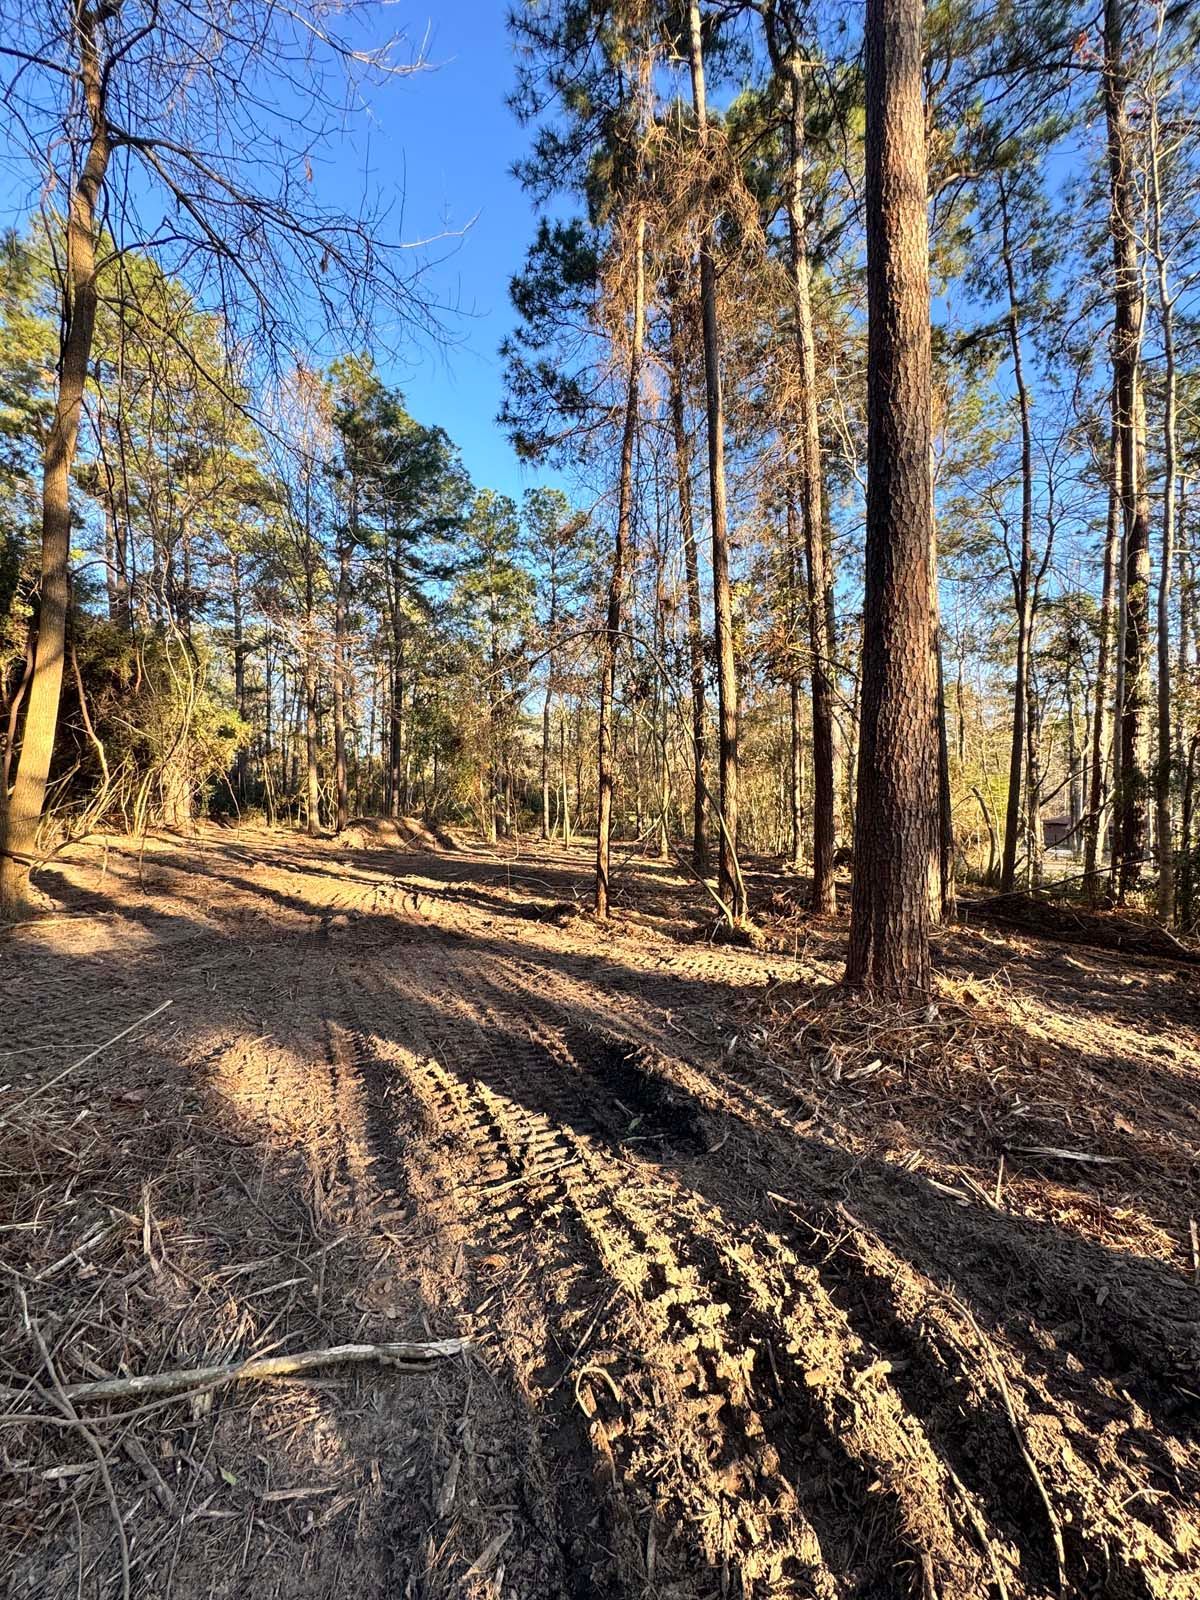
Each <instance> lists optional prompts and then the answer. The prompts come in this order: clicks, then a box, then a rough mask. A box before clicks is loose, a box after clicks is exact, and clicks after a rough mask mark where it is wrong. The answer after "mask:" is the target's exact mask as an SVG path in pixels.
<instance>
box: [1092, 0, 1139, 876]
mask: <svg viewBox="0 0 1200 1600" xmlns="http://www.w3.org/2000/svg"><path fill="white" fill-rule="evenodd" d="M1103 87H1104V112H1105V120H1106V125H1107V131H1108V166H1109V188H1110V211H1109V226H1110V231H1111V233H1112V246H1113V267H1114V281H1115V316H1114V323H1113V340H1112V349H1113V384H1114V389H1115V391H1116V418H1117V434H1118V437H1119V439H1120V443H1121V504H1122V512H1123V516H1124V524H1125V558H1124V584H1125V606H1124V612H1125V616H1124V637H1123V641H1122V642H1123V658H1124V687H1123V694H1122V701H1121V705H1120V746H1121V776H1120V784H1119V786H1118V787H1117V790H1116V816H1115V822H1114V828H1115V838H1114V856H1115V858H1116V860H1117V898H1118V900H1120V901H1124V900H1125V898H1126V897H1127V896H1128V894H1129V893H1130V892H1131V891H1132V890H1134V889H1136V888H1137V886H1138V884H1139V882H1140V880H1141V875H1142V869H1143V866H1144V864H1145V859H1146V836H1147V802H1148V798H1149V774H1148V770H1147V769H1148V765H1149V722H1148V714H1149V704H1150V654H1149V622H1150V505H1149V499H1148V497H1147V494H1146V459H1145V458H1146V431H1145V430H1146V422H1145V407H1144V404H1143V402H1142V397H1141V392H1140V390H1141V381H1140V371H1139V365H1140V355H1141V341H1142V321H1143V316H1144V311H1145V304H1144V296H1143V292H1142V282H1141V273H1140V270H1139V262H1138V235H1137V216H1136V205H1137V200H1136V194H1135V181H1134V174H1133V152H1132V132H1131V129H1130V125H1129V113H1128V108H1127V105H1126V74H1125V62H1124V38H1123V18H1122V0H1105V4H1104V72H1103Z"/></svg>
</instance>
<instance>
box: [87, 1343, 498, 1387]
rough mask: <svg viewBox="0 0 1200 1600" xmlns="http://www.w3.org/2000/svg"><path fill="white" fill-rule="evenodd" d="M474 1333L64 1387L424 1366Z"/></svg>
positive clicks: (213, 1382)
mask: <svg viewBox="0 0 1200 1600" xmlns="http://www.w3.org/2000/svg"><path fill="white" fill-rule="evenodd" d="M470 1347H471V1341H470V1340H469V1339H433V1340H430V1341H429V1343H427V1344H404V1343H400V1344H335V1345H331V1346H330V1347H329V1349H327V1350H297V1351H295V1352H294V1353H293V1354H292V1355H281V1356H251V1357H250V1359H249V1360H248V1361H231V1362H227V1363H225V1364H224V1365H222V1366H216V1367H183V1368H175V1369H174V1370H168V1371H166V1372H148V1373H145V1374H144V1375H143V1376H141V1377H136V1378H100V1379H97V1380H96V1381H95V1382H93V1383H71V1384H67V1385H66V1386H65V1387H64V1388H63V1391H62V1392H63V1395H64V1397H65V1398H66V1399H67V1400H71V1401H75V1400H85V1401H92V1400H133V1399H137V1398H139V1397H140V1396H142V1395H148V1394H186V1393H187V1392H188V1391H189V1390H190V1389H198V1388H219V1387H220V1386H221V1385H222V1384H226V1383H245V1382H253V1383H261V1382H264V1381H265V1380H267V1379H269V1378H298V1377H302V1376H303V1375H304V1374H305V1373H306V1372H319V1371H320V1370H321V1369H322V1368H324V1367H336V1366H352V1365H356V1364H358V1365H361V1364H363V1363H365V1362H369V1361H374V1362H378V1363H380V1364H381V1365H382V1366H388V1367H397V1368H399V1369H400V1370H401V1371H402V1372H424V1371H425V1370H426V1369H427V1368H429V1367H431V1366H433V1365H434V1364H435V1363H436V1362H438V1361H445V1360H447V1359H448V1358H449V1357H450V1356H457V1355H461V1354H462V1353H463V1352H464V1351H466V1350H469V1349H470Z"/></svg>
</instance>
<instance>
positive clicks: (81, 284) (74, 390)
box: [0, 6, 110, 916]
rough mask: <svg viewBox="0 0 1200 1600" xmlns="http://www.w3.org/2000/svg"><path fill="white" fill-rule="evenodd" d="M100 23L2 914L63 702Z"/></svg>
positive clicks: (90, 65) (5, 838) (88, 298)
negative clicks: (72, 470)
mask: <svg viewBox="0 0 1200 1600" xmlns="http://www.w3.org/2000/svg"><path fill="white" fill-rule="evenodd" d="M97 26H98V23H97V17H96V13H95V11H94V10H92V9H90V8H89V7H87V6H81V7H79V8H78V9H77V10H76V9H75V8H72V31H73V32H74V34H75V37H76V39H77V41H78V49H79V81H80V85H81V87H82V91H83V102H84V106H85V108H86V111H87V117H88V122H89V127H90V142H89V145H88V151H87V155H86V157H85V159H84V164H83V169H82V171H81V172H80V175H79V179H78V182H77V183H76V185H75V188H74V190H73V192H72V194H71V196H70V199H69V201H68V205H67V227H66V233H67V245H66V264H65V276H64V281H63V295H62V314H63V315H62V323H63V330H64V332H63V341H62V359H61V366H60V370H59V379H58V394H57V396H56V398H55V405H54V417H53V420H52V422H51V426H50V434H49V438H48V439H47V441H46V451H45V456H44V458H43V464H42V556H41V577H40V594H41V600H40V606H39V610H38V624H37V643H36V646H35V653H34V663H33V676H32V678H31V679H30V683H29V688H28V693H27V697H26V702H25V722H24V727H23V729H22V736H21V750H20V754H19V756H18V758H17V767H16V777H15V780H14V783H13V789H12V794H11V795H9V796H8V797H7V803H6V804H0V916H11V915H13V914H15V913H19V912H20V911H21V910H22V909H23V908H24V907H25V906H26V905H27V903H28V899H29V872H30V868H31V867H32V866H33V864H34V852H35V850H36V848H37V833H38V825H39V823H40V822H41V816H42V807H43V805H44V804H45V800H46V784H47V781H48V779H49V776H50V760H51V757H52V756H53V754H54V738H55V734H56V733H57V731H58V712H59V704H60V702H61V699H62V677H63V664H64V660H65V655H66V640H67V607H68V601H69V586H68V578H67V564H68V562H69V560H70V555H71V468H72V466H73V464H74V460H75V450H76V446H77V444H78V442H79V418H80V413H81V411H82V409H83V392H84V387H85V385H86V383H87V375H88V362H89V360H90V357H91V350H92V335H93V333H94V331H95V326H96V302H97V288H96V242H97V231H98V228H99V223H98V220H97V211H98V208H99V205H100V196H101V191H102V189H103V186H104V180H105V176H106V174H107V172H108V162H109V155H110V135H109V128H108V122H107V117H106V108H105V102H104V93H105V79H104V73H103V70H102V67H101V63H100V59H99V55H98V50H97V40H96V29H97Z"/></svg>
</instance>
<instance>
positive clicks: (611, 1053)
mask: <svg viewBox="0 0 1200 1600" xmlns="http://www.w3.org/2000/svg"><path fill="white" fill-rule="evenodd" d="M588 869H589V860H588V857H587V854H586V852H584V851H576V850H571V851H564V850H563V849H561V848H558V847H553V848H546V847H537V846H524V847H521V848H513V847H505V848H504V849H502V850H501V851H499V852H496V851H488V850H486V849H483V848H481V847H479V846H473V845H470V844H467V843H465V842H464V841H456V840H454V839H450V838H448V837H446V836H434V835H432V834H428V833H427V832H425V831H423V830H421V829H420V827H419V826H418V825H406V826H403V827H401V828H397V827H395V826H394V825H390V824H366V823H364V824H360V825H357V826H356V827H355V828H353V829H352V830H351V831H350V832H349V834H348V835H346V836H343V838H342V839H341V840H337V841H309V840H306V839H303V838H300V837H297V836H293V835H290V834H282V833H268V832H266V831H262V830H253V829H249V828H247V829H243V830H239V831H234V830H219V829H209V830H206V831H205V832H204V833H203V834H202V835H200V836H199V837H198V838H194V839H193V838H188V839H185V838H181V837H175V836H165V835H164V836H160V837H154V838H151V839H149V840H147V841H145V843H144V845H141V844H139V843H138V842H135V841H128V840H115V839H114V840H110V841H108V842H107V843H106V842H105V841H97V842H92V843H89V844H85V845H79V846H75V847H73V848H72V849H70V850H69V851H67V852H66V853H65V854H64V856H62V857H60V858H59V859H58V860H57V861H56V862H55V864H54V865H53V866H52V867H51V868H49V869H47V870H46V871H44V872H43V873H42V874H41V876H40V879H39V883H40V887H41V888H42V890H43V891H44V892H45V894H46V895H47V896H48V897H49V900H50V902H52V904H53V906H54V910H53V913H52V914H51V915H48V916H46V917H44V918H42V919H39V920H37V921H34V922H32V923H30V924H25V925H22V926H20V927H17V928H15V929H11V930H8V931H6V932H4V933H3V934H0V1268H2V1269H3V1270H2V1275H3V1279H4V1286H5V1290H6V1291H7V1293H8V1295H9V1302H10V1303H9V1306H8V1308H7V1315H6V1317H5V1322H4V1327H3V1329H2V1330H0V1358H2V1360H3V1364H4V1371H3V1373H0V1382H2V1383H3V1384H4V1385H5V1393H4V1395H3V1396H2V1397H0V1398H2V1403H3V1407H4V1409H3V1410H2V1411H0V1469H2V1470H3V1472H4V1478H3V1486H2V1487H0V1581H2V1582H4V1583H5V1584H6V1585H7V1588H6V1589H5V1591H4V1592H5V1593H7V1594H9V1595H12V1596H27V1595H29V1596H33V1595H37V1596H44V1597H47V1600H59V1597H63V1600H66V1597H69V1596H77V1595H87V1596H114V1595H120V1594H121V1593H122V1591H123V1589H127V1590H128V1592H129V1593H130V1594H132V1595H135V1596H138V1597H156V1600H169V1597H174V1600H202V1597H212V1600H217V1597H225V1596H241V1595H254V1596H256V1597H263V1600H267V1597H273V1596H278V1597H283V1596H289V1597H291V1596H295V1597H301V1596H304V1597H316V1596H329V1597H334V1596H337V1597H345V1596H351V1597H354V1600H374V1597H377V1596H378V1597H381V1600H382V1597H384V1596H387V1597H389V1600H390V1597H414V1600H416V1597H440V1596H451V1595H454V1596H463V1597H485V1596H487V1597H491V1600H500V1597H501V1596H508V1597H514V1600H516V1597H528V1600H542V1597H546V1600H556V1597H560V1596H561V1597H565V1600H617V1597H626V1596H630V1597H632V1596H637V1597H642V1596H647V1597H661V1600H706V1597H710V1596H711V1597H713V1600H716V1597H718V1596H722V1597H725V1596H732V1597H735V1600H736V1597H744V1600H765V1597H768V1596H770V1597H782V1596H789V1597H790V1596H795V1597H809V1596H812V1597H818V1600H841V1597H847V1600H848V1597H851V1596H858V1597H862V1600H893V1597H894V1600H900V1597H905V1600H907V1597H910V1596H919V1597H921V1600H935V1597H941V1600H967V1597H976V1596H979V1597H995V1600H1024V1597H1030V1600H1032V1597H1050V1596H1057V1595H1077V1596H1082V1597H1088V1600H1093V1597H1095V1600H1099V1597H1112V1600H1196V1597H1198V1596H1200V1360H1198V1357H1200V1281H1198V1280H1200V1245H1198V1244H1197V1241H1196V1235H1195V1221H1194V1219H1196V1218H1197V1216H1200V1185H1198V1183H1197V1172H1198V1158H1200V1149H1198V1139H1200V1132H1198V1122H1197V1111H1198V1109H1200V1008H1198V1006H1197V998H1198V989H1197V986H1198V984H1200V972H1198V970H1197V968H1196V967H1195V965H1194V964H1190V963H1188V962H1187V961H1183V960H1179V961H1172V960H1171V959H1161V958H1156V957H1152V956H1144V955H1131V954H1129V953H1127V952H1125V953H1122V952H1114V951H1111V950H1109V951H1106V950H1103V949H1099V948H1095V947H1093V946H1090V945H1087V944H1085V943H1080V942H1078V941H1076V942H1072V943H1070V944H1065V943H1062V942H1056V941H1055V940H1054V939H1052V938H1047V937H1043V936H1041V935H1040V934H1038V935H1036V936H1035V935H1026V934H1022V933H1020V932H1017V931H1013V930H1011V929H1007V928H1004V929H996V928H995V927H989V926H977V927H976V926H972V927H965V928H964V927H958V928H954V929H950V930H946V931H945V932H943V933H942V934H941V935H939V940H938V972H939V976H938V993H937V996H936V997H935V1000H934V1002H933V1003H932V1004H930V1005H928V1006H923V1007H917V1008H910V1009H908V1010H897V1009H895V1008H892V1009H889V1010H883V1009H879V1008H872V1007H869V1006H865V1005H863V1004H861V1003H856V1002H851V1001H849V1000H847V999H846V998H845V997H844V996H842V995H841V993H840V991H838V990H837V989H836V986H835V980H836V977H837V975H838V972H839V968H840V963H841V960H842V956H843V951H844V936H845V928H844V924H843V923H842V922H840V921H832V922H828V923H824V924H821V923H814V922H813V921H812V920H811V919H809V918H808V917H807V916H806V915H803V914H801V913H799V912H798V911H797V908H796V897H795V892H794V891H795V884H794V880H789V879H787V878H785V877H784V876H782V875H779V874H777V873H775V872H773V871H771V870H770V869H769V868H767V867H763V868H761V869H760V870H758V871H757V872H755V874H754V875H753V892H754V899H755V903H756V906H757V908H758V910H759V911H760V913H761V914H762V915H763V917H764V919H765V921H766V923H767V936H766V940H765V946H766V947H765V948H759V949H749V948H738V947H737V946H734V945H729V944H720V943H714V942H712V941H710V940H709V939H708V938H707V937H706V923H707V919H708V918H709V909H708V907H707V906H706V904H705V902H704V899H703V896H702V895H701V894H700V893H699V891H698V890H697V888H696V886H695V885H693V884H689V883H688V882H687V881H686V879H684V878H683V877H682V876H680V875H679V874H678V873H677V872H676V870H675V869H674V868H673V867H669V866H659V865H657V864H652V863H648V862H640V863H636V862H628V863H626V864H625V866H624V867H623V869H622V871H621V873H620V875H619V884H620V892H619V896H618V901H619V904H618V914H617V917H616V918H615V920H614V922H613V924H612V925H611V926H610V927H608V928H600V927H597V926H596V925H595V924H594V923H593V921H592V920H591V919H590V917H589V916H588V915H587V912H586V905H587V896H588ZM165 1000H170V1001H171V1002H172V1004H171V1006H170V1008H169V1009H168V1010H166V1011H164V1012H162V1013H161V1014H160V1015H159V1016H158V1017H156V1018H155V1019H154V1020H153V1021H152V1022H150V1023H148V1024H146V1025H145V1026H143V1027H142V1028H140V1029H139V1030H136V1031H135V1032H134V1033H132V1034H130V1035H129V1037H128V1038H126V1039H124V1040H122V1041H120V1042H118V1043H116V1044H114V1045H112V1046H111V1047H110V1048H109V1049H107V1050H106V1051H104V1052H103V1053H102V1054H100V1055H98V1056H96V1057H95V1058H94V1059H93V1060H91V1061H89V1062H87V1063H85V1064H84V1065H82V1066H79V1067H77V1068H76V1069H75V1070H73V1071H72V1072H70V1073H68V1074H67V1075H66V1076H65V1077H64V1078H63V1079H62V1080H61V1081H60V1082H58V1083H52V1082H51V1080H52V1079H53V1078H54V1076H55V1074H56V1073H58V1072H60V1071H62V1069H63V1068H64V1067H67V1066H69V1065H70V1064H71V1063H73V1062H74V1061H75V1060H76V1059H77V1058H78V1057H80V1056H81V1055H83V1054H84V1053H85V1052H86V1051H87V1050H89V1049H90V1048H91V1047H93V1046H95V1045H97V1044H99V1043H101V1042H102V1041H104V1040H106V1039H108V1038H110V1037H111V1036H112V1035H113V1034H115V1033H117V1032H118V1031H119V1030H121V1029H123V1028H125V1027H126V1026H127V1025H128V1024H130V1023H131V1022H133V1021H135V1019H137V1018H138V1017H140V1016H144V1015H145V1014H146V1013H148V1012H150V1011H152V1010H153V1009H154V1008H155V1007H156V1006H158V1005H160V1004H162V1002H163V1001H165ZM35 1091H37V1092H36V1093H34V1092H35ZM31 1094H34V1098H32V1099H30V1098H29V1096H30V1095H31ZM448 1336H467V1337H469V1338H470V1339H471V1340H473V1341H474V1347H473V1350H472V1352H471V1353H469V1354H467V1355H465V1356H463V1357H461V1358H455V1359H454V1360H452V1361H450V1362H448V1363H445V1364H443V1365H441V1366H438V1367H437V1368H436V1369H434V1370H433V1371H432V1372H431V1373H430V1374H428V1375H421V1376H406V1375H402V1374H399V1373H397V1372H394V1371H390V1370H388V1369H387V1368H385V1367H381V1366H368V1367H362V1368H354V1369H343V1370H338V1369H331V1370H330V1371H329V1372H328V1373H326V1374H324V1375H322V1376H319V1377H316V1378H307V1379H305V1380H303V1381H293V1382H289V1381H283V1382H273V1383H267V1384H261V1385H238V1386H236V1387H230V1388H226V1389H223V1390H220V1391H218V1392H216V1393H215V1394H214V1393H201V1394H199V1395H196V1396H194V1397H192V1398H191V1399H185V1400H181V1399H170V1400H165V1401H163V1400H160V1401H157V1402H142V1403H141V1404H137V1403H134V1402H129V1403H126V1404H123V1405H119V1404H112V1405H107V1406H105V1405H99V1406H92V1407H91V1408H87V1407H85V1406H84V1405H82V1404H81V1405H80V1406H79V1407H78V1408H74V1407H72V1406H70V1405H66V1406H64V1405H63V1403H62V1401H61V1395H60V1393H59V1388H58V1386H59V1385H64V1386H65V1385H69V1384H70V1383H72V1382H77V1381H81V1380H86V1379H88V1378H95V1377H100V1376H106V1375H109V1374H119V1373H144V1372H150V1371H155V1370H158V1369H160V1368H167V1367H178V1366H195V1365H200V1364H204V1363H208V1362H215V1361H220V1360H227V1359H229V1360H232V1359H238V1358H242V1357H245V1356H246V1355H249V1354H251V1353H252V1352H255V1351H260V1350H261V1351H265V1350H285V1351H286V1350H298V1349H306V1348H313V1347H316V1346H326V1345H331V1344H335V1343H343V1342H349V1341H362V1340H394V1339H409V1338H415V1339H424V1338H428V1337H434V1338H438V1337H448ZM118 1525H119V1530H120V1531H118ZM122 1540H123V1542H124V1545H125V1547H126V1551H127V1563H128V1576H127V1578H126V1577H124V1576H123V1568H122V1554H121V1545H122Z"/></svg>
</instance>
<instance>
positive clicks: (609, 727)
mask: <svg viewBox="0 0 1200 1600" xmlns="http://www.w3.org/2000/svg"><path fill="white" fill-rule="evenodd" d="M645 256H646V215H645V212H644V211H643V210H642V209H641V208H640V206H639V208H638V211H637V214H636V216H635V218H634V222H633V258H634V259H633V282H634V289H633V329H632V334H631V337H630V343H629V376H628V380H627V385H626V391H625V424H624V428H623V430H622V434H621V467H620V479H619V482H618V485H617V536H616V543H615V546H614V549H613V564H612V574H611V577H610V579H609V585H608V615H607V618H606V623H605V630H604V642H603V645H602V647H601V666H600V716H599V730H598V731H599V737H598V752H597V762H596V781H597V801H596V915H597V916H598V917H602V918H604V917H607V916H608V909H609V841H610V836H611V833H612V801H613V709H614V707H613V701H614V698H615V690H616V677H617V649H618V647H619V644H620V639H621V621H622V614H623V611H624V605H625V566H626V561H627V559H628V554H629V536H630V525H631V522H632V518H633V446H634V440H635V438H636V435H637V421H638V395H639V391H640V388H641V377H642V348H643V345H644V342H645V336H646V262H645Z"/></svg>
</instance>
